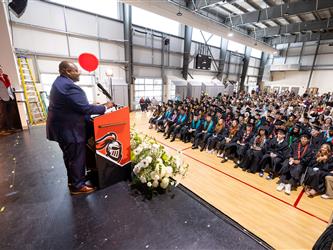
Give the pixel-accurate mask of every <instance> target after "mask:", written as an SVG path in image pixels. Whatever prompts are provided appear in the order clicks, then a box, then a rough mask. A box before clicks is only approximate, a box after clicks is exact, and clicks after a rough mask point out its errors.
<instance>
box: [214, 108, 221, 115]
mask: <svg viewBox="0 0 333 250" xmlns="http://www.w3.org/2000/svg"><path fill="white" fill-rule="evenodd" d="M215 110H216V113H221V114H222V112H223V111H222V109H221V108H220V107H216V109H215Z"/></svg>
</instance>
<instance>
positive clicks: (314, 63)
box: [306, 37, 320, 91]
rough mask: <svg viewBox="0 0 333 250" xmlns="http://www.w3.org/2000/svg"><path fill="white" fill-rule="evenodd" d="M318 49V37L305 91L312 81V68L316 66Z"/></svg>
mask: <svg viewBox="0 0 333 250" xmlns="http://www.w3.org/2000/svg"><path fill="white" fill-rule="evenodd" d="M319 47H320V37H319V39H318V42H317V47H316V52H315V55H314V58H313V62H312V65H311V71H310V76H309V81H308V84H307V86H306V90H307V91H308V90H309V88H310V84H311V80H312V75H313V69H314V66H315V65H316V61H317V55H318V50H319Z"/></svg>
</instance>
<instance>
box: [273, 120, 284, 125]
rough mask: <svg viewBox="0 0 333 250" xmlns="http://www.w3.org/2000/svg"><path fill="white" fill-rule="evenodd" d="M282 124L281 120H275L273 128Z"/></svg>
mask: <svg viewBox="0 0 333 250" xmlns="http://www.w3.org/2000/svg"><path fill="white" fill-rule="evenodd" d="M283 124H284V122H283V121H282V120H276V122H275V126H281V125H283Z"/></svg>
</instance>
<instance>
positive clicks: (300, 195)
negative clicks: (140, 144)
mask: <svg viewBox="0 0 333 250" xmlns="http://www.w3.org/2000/svg"><path fill="white" fill-rule="evenodd" d="M143 134H144V133H143ZM155 140H156V141H157V142H158V143H161V144H163V145H164V146H166V147H168V148H170V149H172V150H175V151H179V150H178V149H176V148H174V147H171V146H169V145H167V144H165V143H163V142H161V141H159V140H157V139H156V138H155ZM187 149H188V148H187ZM184 150H186V149H182V150H180V151H184ZM183 155H185V156H187V157H189V158H191V159H193V160H195V161H197V162H199V163H201V164H203V165H205V166H207V167H209V168H211V169H214V170H215V171H218V172H220V173H222V174H224V175H226V176H228V177H230V178H232V179H234V180H236V181H238V182H241V183H243V184H245V185H247V186H249V187H251V188H253V189H255V190H257V191H259V192H261V193H263V194H266V195H268V196H269V197H271V198H274V199H276V200H278V201H280V202H282V203H284V204H286V205H288V206H290V207H293V208H295V209H297V210H299V211H301V212H303V213H305V214H307V215H310V216H311V217H313V218H316V219H318V220H320V221H322V222H324V223H328V221H326V220H324V219H322V218H319V217H318V216H316V215H314V214H312V213H309V212H307V211H305V210H303V209H301V208H298V207H297V205H298V203H299V201H300V200H301V198H302V196H303V194H302V192H303V193H304V190H302V191H301V193H300V194H299V196H298V198H297V200H296V202H297V201H298V202H297V204H296V202H295V203H294V204H290V203H288V202H286V201H284V200H282V199H280V198H278V197H276V196H274V195H272V194H270V193H267V192H266V191H263V190H261V189H259V188H257V187H255V186H252V185H251V184H249V183H247V182H245V181H242V180H240V179H238V178H236V177H234V176H232V175H230V174H227V173H225V172H223V171H222V170H219V169H217V168H214V167H212V166H210V165H208V164H207V163H204V162H203V161H200V160H198V159H196V158H194V157H193V156H190V155H188V154H186V153H183ZM298 199H299V200H298ZM295 204H296V206H295Z"/></svg>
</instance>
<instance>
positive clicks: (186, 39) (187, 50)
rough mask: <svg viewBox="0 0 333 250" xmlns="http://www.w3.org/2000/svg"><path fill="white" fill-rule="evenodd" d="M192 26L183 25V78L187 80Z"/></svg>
mask: <svg viewBox="0 0 333 250" xmlns="http://www.w3.org/2000/svg"><path fill="white" fill-rule="evenodd" d="M192 31H193V28H192V27H189V26H187V25H185V35H184V56H183V72H182V73H183V78H184V79H185V80H187V75H188V65H189V63H190V53H191V43H192Z"/></svg>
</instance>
